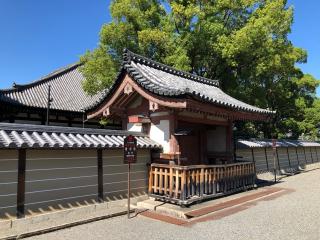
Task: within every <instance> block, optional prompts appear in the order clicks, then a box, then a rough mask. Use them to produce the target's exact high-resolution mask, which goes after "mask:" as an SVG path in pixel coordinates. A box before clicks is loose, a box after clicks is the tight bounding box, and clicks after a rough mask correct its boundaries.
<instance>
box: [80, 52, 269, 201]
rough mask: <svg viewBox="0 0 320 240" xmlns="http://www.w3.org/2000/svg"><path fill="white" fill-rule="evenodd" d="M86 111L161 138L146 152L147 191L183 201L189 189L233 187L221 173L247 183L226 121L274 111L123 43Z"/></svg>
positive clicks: (250, 176) (249, 173)
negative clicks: (102, 92)
mask: <svg viewBox="0 0 320 240" xmlns="http://www.w3.org/2000/svg"><path fill="white" fill-rule="evenodd" d="M86 113H87V117H88V119H94V118H100V117H102V116H104V117H106V118H107V119H110V120H112V121H121V122H122V128H123V130H128V131H135V132H136V131H138V132H143V133H145V134H147V135H149V137H150V139H151V140H154V141H156V142H158V143H160V144H161V145H162V151H161V152H157V153H153V157H152V164H151V170H150V175H149V193H150V194H151V195H153V196H155V197H158V198H165V199H167V200H170V201H176V202H178V203H180V204H187V203H190V201H195V200H194V199H197V198H194V196H200V197H201V198H203V196H207V197H211V196H215V195H216V194H218V192H219V193H221V194H225V193H226V192H228V191H231V190H232V191H233V190H234V189H235V188H236V185H237V184H236V183H235V182H228V181H229V180H230V179H231V178H234V177H240V176H242V177H244V180H243V182H242V183H240V182H239V187H240V186H241V187H245V185H252V184H253V182H254V176H255V172H254V168H255V167H254V164H252V163H238V164H236V159H235V158H234V155H233V140H232V129H233V122H234V121H236V120H251V121H252V120H255V121H268V120H269V119H270V118H271V117H272V115H273V113H274V112H273V111H270V110H267V109H261V108H258V107H255V106H252V105H249V104H246V103H244V102H241V101H239V100H237V99H235V98H233V97H231V96H229V95H227V94H226V93H224V92H223V91H222V90H221V89H220V88H219V81H217V80H211V79H207V78H203V77H199V76H196V75H193V74H190V73H187V72H183V71H179V70H177V69H174V68H172V67H169V66H166V65H164V64H161V63H158V62H155V61H153V60H151V59H148V58H145V57H143V56H140V55H138V54H135V53H132V52H130V51H128V50H125V52H124V58H123V64H122V69H121V71H120V73H119V75H118V77H117V79H116V80H115V83H114V84H113V86H112V87H111V88H110V90H109V92H108V94H106V96H104V98H103V99H102V100H98V101H96V103H95V104H93V105H91V106H89V107H88V108H87V109H86ZM221 164H223V165H221ZM248 164H249V165H248ZM214 166H216V167H218V168H215V167H214ZM219 166H220V167H222V166H223V167H222V168H221V169H220V168H219ZM226 166H229V167H230V168H228V169H226ZM219 169H220V170H221V172H220V173H221V174H222V172H224V173H223V174H222V175H221V176H223V177H221V176H220V175H219V174H220V173H219ZM216 170H217V171H216ZM229 175H230V179H229V180H228V181H227V180H226V176H229ZM219 176H220V177H221V179H220V180H221V181H223V183H222V182H220V183H218V182H219V181H220V180H219ZM204 179H205V180H204ZM214 179H215V180H216V181H217V182H215V181H214ZM222 179H223V180H222ZM230 181H231V180H230ZM213 182H215V183H213ZM198 183H201V184H198ZM212 184H214V185H212ZM243 184H244V185H243ZM231 186H233V187H231Z"/></svg>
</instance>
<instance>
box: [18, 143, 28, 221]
mask: <svg viewBox="0 0 320 240" xmlns="http://www.w3.org/2000/svg"><path fill="white" fill-rule="evenodd" d="M25 184H26V150H25V149H19V150H18V187H17V190H18V191H17V218H23V217H24V216H25Z"/></svg>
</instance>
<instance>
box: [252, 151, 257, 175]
mask: <svg viewBox="0 0 320 240" xmlns="http://www.w3.org/2000/svg"><path fill="white" fill-rule="evenodd" d="M251 156H252V162H253V164H254V175H257V169H256V160H255V158H254V150H253V148H251Z"/></svg>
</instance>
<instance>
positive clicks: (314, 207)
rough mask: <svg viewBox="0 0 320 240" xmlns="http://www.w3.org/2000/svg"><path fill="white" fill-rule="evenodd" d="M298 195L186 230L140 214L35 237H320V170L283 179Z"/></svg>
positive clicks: (86, 239)
mask: <svg viewBox="0 0 320 240" xmlns="http://www.w3.org/2000/svg"><path fill="white" fill-rule="evenodd" d="M277 187H283V188H290V189H294V190H295V191H294V192H292V193H290V194H287V195H283V196H281V197H279V198H276V199H273V200H269V201H260V202H258V204H257V205H256V206H253V207H251V208H249V209H246V210H244V211H241V212H238V213H235V214H233V215H230V216H227V217H224V218H222V219H219V220H211V221H207V222H201V223H197V224H195V225H193V226H191V227H181V226H176V225H171V224H168V223H164V222H160V221H157V220H153V219H149V218H145V217H143V216H139V217H136V218H133V219H131V220H127V218H126V216H123V217H117V218H112V219H108V220H104V221H99V222H94V223H90V224H86V225H81V226H77V227H73V228H69V229H65V230H61V231H57V232H52V233H49V234H45V235H40V236H37V237H32V238H30V239H34V240H51V239H52V240H58V239H77V240H82V239H84V240H90V239H130V240H132V239H141V240H142V239H149V240H151V239H152V240H153V239H166V240H171V239H174V240H178V239H184V240H185V239H210V240H214V239H219V240H224V239H226V240H233V239H236V240H239V239H246V240H248V239H250V240H253V239H259V240H262V239H268V240H270V239H290V240H294V239H299V240H303V239H314V240H319V239H320V170H314V171H310V172H306V173H303V174H299V175H296V176H292V177H288V178H285V179H282V182H281V183H279V184H277Z"/></svg>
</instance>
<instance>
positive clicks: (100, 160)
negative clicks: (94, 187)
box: [97, 149, 104, 202]
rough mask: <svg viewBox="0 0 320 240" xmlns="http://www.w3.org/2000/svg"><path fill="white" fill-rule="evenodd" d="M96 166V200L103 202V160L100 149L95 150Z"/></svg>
mask: <svg viewBox="0 0 320 240" xmlns="http://www.w3.org/2000/svg"><path fill="white" fill-rule="evenodd" d="M97 165H98V200H99V202H103V199H104V197H103V158H102V149H98V150H97Z"/></svg>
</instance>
